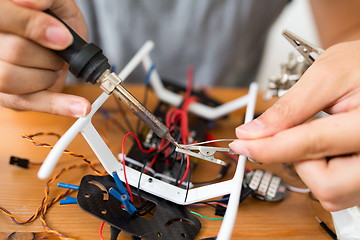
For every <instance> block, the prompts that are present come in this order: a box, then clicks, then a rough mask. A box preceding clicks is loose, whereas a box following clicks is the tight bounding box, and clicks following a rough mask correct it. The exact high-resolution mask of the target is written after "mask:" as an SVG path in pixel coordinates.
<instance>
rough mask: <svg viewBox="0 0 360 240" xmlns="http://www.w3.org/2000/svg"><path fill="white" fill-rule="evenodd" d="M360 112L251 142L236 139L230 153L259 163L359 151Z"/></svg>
mask: <svg viewBox="0 0 360 240" xmlns="http://www.w3.org/2000/svg"><path fill="white" fill-rule="evenodd" d="M359 122H360V111H359V110H358V111H352V112H347V113H341V114H337V115H333V116H329V117H325V118H321V119H317V120H314V121H312V122H310V123H306V124H302V125H299V126H296V127H293V128H290V129H287V130H283V131H281V132H279V133H277V134H275V135H273V136H270V137H264V138H260V139H254V140H235V141H234V142H233V143H231V144H230V147H231V149H232V150H233V151H235V152H237V153H239V154H241V155H245V156H247V157H250V158H252V159H254V160H256V161H259V162H262V163H274V162H289V161H299V160H305V159H317V158H322V157H326V156H336V155H342V154H347V153H353V152H357V151H358V150H359V149H360V134H359V133H360V125H359V124H358V123H359Z"/></svg>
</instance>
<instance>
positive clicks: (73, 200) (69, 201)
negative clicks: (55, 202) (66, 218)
mask: <svg viewBox="0 0 360 240" xmlns="http://www.w3.org/2000/svg"><path fill="white" fill-rule="evenodd" d="M75 203H77V199H76V198H74V197H69V196H66V198H65V199H64V200H60V205H66V204H75Z"/></svg>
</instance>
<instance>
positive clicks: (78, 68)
mask: <svg viewBox="0 0 360 240" xmlns="http://www.w3.org/2000/svg"><path fill="white" fill-rule="evenodd" d="M44 12H45V13H47V14H49V15H51V16H53V17H55V18H56V19H58V20H59V21H61V22H62V23H63V24H64V25H65V26H66V27H67V28H68V29H69V31H70V33H71V35H72V36H73V38H74V41H73V42H72V44H71V45H70V46H69V47H67V48H66V49H64V50H60V51H55V52H56V53H57V54H59V56H61V57H62V58H63V59H64V60H65V61H66V62H67V63H68V64H69V70H70V72H71V73H72V74H73V75H74V76H75V77H77V78H80V79H82V80H86V81H88V82H91V83H93V84H95V83H96V81H97V79H98V78H99V77H100V75H101V74H102V73H103V72H104V71H105V70H107V69H109V68H110V64H109V61H108V59H107V57H105V55H104V54H103V53H102V49H101V48H100V47H98V46H96V45H95V44H93V43H88V42H86V41H85V40H84V39H82V38H81V37H80V36H79V35H78V34H77V33H76V32H75V31H74V30H73V29H72V28H71V27H69V26H68V25H67V24H66V23H65V22H64V21H63V20H62V19H60V18H59V17H58V16H56V15H55V14H54V13H53V12H52V11H50V10H49V9H47V10H45V11H44Z"/></svg>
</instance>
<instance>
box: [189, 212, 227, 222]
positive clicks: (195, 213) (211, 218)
mask: <svg viewBox="0 0 360 240" xmlns="http://www.w3.org/2000/svg"><path fill="white" fill-rule="evenodd" d="M189 212H191V213H192V214H194V215H197V216H199V217H201V218H204V219H209V220H223V218H213V217H205V216H203V215H201V214H200V213H197V212H194V211H189Z"/></svg>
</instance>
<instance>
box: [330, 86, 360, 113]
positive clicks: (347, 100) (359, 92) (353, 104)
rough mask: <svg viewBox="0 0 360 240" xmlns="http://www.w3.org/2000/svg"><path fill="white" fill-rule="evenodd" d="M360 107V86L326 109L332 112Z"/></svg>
mask: <svg viewBox="0 0 360 240" xmlns="http://www.w3.org/2000/svg"><path fill="white" fill-rule="evenodd" d="M359 107H360V88H358V89H355V90H353V91H351V92H349V93H347V94H346V95H345V96H343V97H342V98H341V99H339V100H338V101H336V102H335V103H334V104H333V105H332V106H330V107H329V108H327V109H326V112H328V113H330V114H336V113H341V112H347V111H350V110H353V109H357V108H359Z"/></svg>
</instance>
